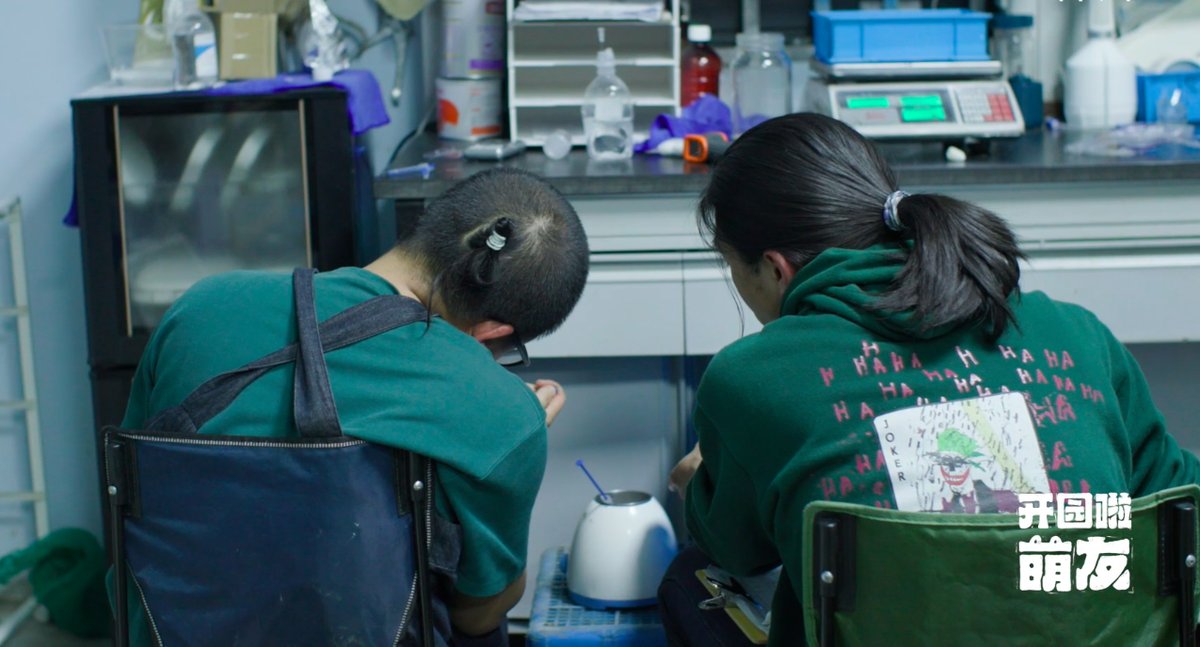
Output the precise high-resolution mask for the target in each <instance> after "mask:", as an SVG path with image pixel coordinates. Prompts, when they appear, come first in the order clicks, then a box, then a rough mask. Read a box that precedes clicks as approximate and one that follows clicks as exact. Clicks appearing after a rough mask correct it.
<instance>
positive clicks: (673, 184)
mask: <svg viewBox="0 0 1200 647" xmlns="http://www.w3.org/2000/svg"><path fill="white" fill-rule="evenodd" d="M1079 136H1080V135H1079V134H1072V133H1066V134H1048V133H1042V132H1035V133H1029V134H1026V135H1025V136H1024V137H1021V138H1018V139H1006V140H996V141H995V142H993V143H992V145H991V150H990V152H989V154H987V155H985V156H974V157H972V158H971V159H969V160H967V161H966V162H962V163H952V162H946V161H945V160H944V158H943V150H942V147H941V145H939V144H921V143H888V144H884V145H883V146H882V148H883V150H884V153H885V154H886V155H887V157H888V159H889V160H890V161H891V163H892V166H893V168H894V169H895V170H896V173H897V174H898V175H899V179H900V184H901V186H907V187H945V186H954V185H981V184H982V185H987V184H1034V183H1054V182H1136V181H1142V182H1145V181H1171V180H1177V181H1178V180H1194V181H1200V149H1195V148H1192V149H1188V148H1182V147H1179V146H1163V147H1159V148H1158V149H1155V150H1154V151H1153V152H1151V153H1149V154H1144V155H1139V156H1136V157H1124V158H1118V157H1096V156H1084V155H1076V154H1071V153H1068V152H1066V150H1065V147H1066V145H1067V143H1068V142H1069V141H1073V139H1075V138H1077V137H1079ZM439 147H457V148H465V147H466V144H465V143H462V142H450V141H445V140H439V139H438V138H437V137H436V136H435V135H433V134H432V133H421V134H419V135H417V136H415V137H413V138H412V139H411V140H410V141H409V142H408V143H406V144H405V145H404V146H403V147H401V148H400V150H399V151H397V153H396V155H395V157H393V158H392V161H391V163H390V164H389V166H388V168H389V169H391V168H402V167H406V166H411V165H415V164H420V163H421V162H423V161H425V160H424V159H423V157H422V156H423V155H425V154H426V153H428V152H430V151H433V150H436V149H438V148H439ZM433 164H434V167H435V169H434V172H433V173H432V175H431V176H430V177H429V178H428V179H422V178H421V176H420V175H410V176H407V177H399V178H390V177H386V175H385V176H381V177H379V178H376V179H375V197H376V198H381V199H401V200H404V199H424V198H431V197H434V196H436V195H439V194H441V193H442V192H443V191H445V190H446V189H447V188H449V187H450V185H452V184H453V183H454V182H456V181H458V180H460V179H463V178H465V177H468V176H470V175H473V174H475V173H478V172H479V171H482V170H484V169H487V168H491V167H493V166H512V167H516V168H522V169H526V170H528V171H532V172H534V173H537V174H539V175H542V176H544V177H546V178H548V179H550V181H551V182H552V183H553V184H554V185H555V186H556V187H557V188H558V190H559V191H562V192H563V193H564V194H566V195H580V196H581V195H629V194H654V193H657V194H663V193H690V194H696V193H699V192H700V191H701V190H702V189H703V188H704V186H705V183H706V182H707V175H708V171H709V167H708V165H706V164H692V163H688V162H684V161H683V160H681V159H678V158H669V157H658V156H653V155H634V157H633V159H632V160H630V161H628V162H615V163H614V162H607V163H596V162H592V161H590V160H589V159H588V157H587V153H586V152H585V151H584V150H583V149H581V148H578V147H577V148H575V149H574V150H572V151H571V154H570V155H568V156H567V157H566V158H565V159H561V160H552V159H550V158H548V157H546V156H545V155H543V154H542V153H541V151H540V149H532V150H530V151H527V152H526V153H524V154H522V155H518V156H516V157H513V158H510V159H508V160H505V161H503V162H475V161H471V160H466V159H457V160H454V159H438V160H434V161H433Z"/></svg>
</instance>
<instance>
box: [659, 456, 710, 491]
mask: <svg viewBox="0 0 1200 647" xmlns="http://www.w3.org/2000/svg"><path fill="white" fill-rule="evenodd" d="M702 462H704V457H703V456H701V455H700V443H696V446H695V447H693V448H692V451H690V452H688V454H687V456H684V457H683V458H682V459H680V461H679V462H678V463H676V464H675V467H674V468H673V469H672V470H671V480H670V483H668V484H667V489H668V490H671V491H672V492H676V493H678V494H679V498H681V499H682V498H684V496H686V495H687V486H688V483H690V482H691V480H692V477H693V476H695V475H696V470H698V469H700V463H702Z"/></svg>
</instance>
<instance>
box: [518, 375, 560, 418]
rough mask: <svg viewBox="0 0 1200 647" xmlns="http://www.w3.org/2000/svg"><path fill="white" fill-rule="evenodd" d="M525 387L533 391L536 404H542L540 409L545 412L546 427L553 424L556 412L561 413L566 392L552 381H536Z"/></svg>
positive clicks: (556, 415) (526, 384)
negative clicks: (536, 400)
mask: <svg viewBox="0 0 1200 647" xmlns="http://www.w3.org/2000/svg"><path fill="white" fill-rule="evenodd" d="M525 386H527V387H529V390H531V391H533V394H534V395H536V396H537V399H538V402H541V403H542V408H543V409H545V410H546V426H547V427H549V426H550V425H551V424H554V419H555V418H557V417H558V412H559V411H562V408H563V405H564V404H566V402H567V392H566V391H565V390H563V387H562V385H561V384H559V383H558V382H555V381H554V380H538V381H536V382H534V383H533V384H529V383H528V382H526V383H525Z"/></svg>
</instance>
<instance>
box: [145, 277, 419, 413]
mask: <svg viewBox="0 0 1200 647" xmlns="http://www.w3.org/2000/svg"><path fill="white" fill-rule="evenodd" d="M428 316H429V313H428V311H426V310H425V307H424V306H422V305H421V304H420V303H418V302H417V301H414V300H413V299H410V298H408V297H402V296H400V295H398V294H391V295H386V296H379V297H375V298H373V299H369V300H367V301H364V302H362V303H360V304H358V305H356V306H353V307H350V308H347V309H345V310H343V311H341V312H339V313H338V314H336V315H334V316H332V317H330V318H329V319H326V320H325V321H324V322H322V323H321V325H320V326H318V329H317V332H318V335H319V339H320V342H321V345H322V346H323V348H324V351H325V352H326V353H328V352H332V351H335V350H338V349H340V348H345V347H346V346H351V345H353V344H356V343H358V342H360V341H363V340H364V339H369V338H371V337H374V336H375V335H379V334H381V333H385V332H387V331H389V330H392V329H394V328H399V327H401V326H406V325H408V324H410V323H414V322H417V321H422V320H424V319H426V318H427V317H428ZM298 354H299V347H298V343H297V344H290V345H288V346H286V347H284V348H281V349H279V350H277V351H275V352H273V353H270V354H268V355H265V356H263V357H261V358H259V359H257V360H254V361H253V362H250V363H248V364H245V365H243V366H241V367H239V368H235V369H233V370H231V371H227V372H225V373H221V374H220V375H216V376H214V377H212V378H210V379H209V380H208V381H206V382H204V383H203V384H201V385H200V386H198V387H196V389H195V390H194V391H192V392H191V393H190V394H189V395H188V396H187V398H185V399H184V400H183V402H181V403H180V404H179V405H178V406H175V407H172V408H170V409H166V410H164V411H163V412H162V413H160V414H158V415H157V416H155V417H154V418H153V419H151V420H150V422H149V423H148V424H147V425H146V430H147V431H155V432H164V433H178V434H196V433H199V429H200V428H201V427H203V426H204V424H205V423H207V422H208V421H209V420H211V419H213V418H214V417H216V416H217V414H219V413H221V412H222V411H224V410H225V409H226V407H228V406H229V405H230V404H232V403H233V401H234V400H235V399H237V397H238V395H240V394H241V392H242V391H243V390H245V388H246V387H247V386H249V385H250V384H252V383H253V382H254V381H255V380H257V379H258V378H259V377H261V376H262V375H263V374H265V373H266V372H267V371H269V370H271V369H272V368H275V367H276V366H282V365H284V364H287V363H289V362H293V361H295V359H296V357H297V355H298ZM331 402H332V398H331Z"/></svg>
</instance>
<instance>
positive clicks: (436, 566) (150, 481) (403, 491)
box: [105, 270, 461, 647]
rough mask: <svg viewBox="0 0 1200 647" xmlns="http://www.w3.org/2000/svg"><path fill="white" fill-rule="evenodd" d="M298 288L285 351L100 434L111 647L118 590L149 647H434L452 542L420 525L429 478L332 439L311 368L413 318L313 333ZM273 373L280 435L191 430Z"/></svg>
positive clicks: (401, 304)
mask: <svg viewBox="0 0 1200 647" xmlns="http://www.w3.org/2000/svg"><path fill="white" fill-rule="evenodd" d="M312 279H313V272H312V271H311V270H296V272H295V274H294V276H293V287H294V295H295V302H296V321H297V329H298V341H297V342H296V343H294V344H291V345H289V346H287V347H285V348H283V349H281V350H278V351H276V352H274V353H271V354H269V355H266V356H265V357H262V358H261V359H259V360H256V361H254V362H251V363H249V364H246V365H245V366H242V367H241V368H238V369H235V370H233V371H230V372H228V373H223V374H221V375H218V376H216V377H214V378H212V379H210V380H209V381H207V382H205V383H204V384H202V385H201V386H200V387H198V388H197V389H196V390H195V391H194V392H192V393H191V394H190V395H189V396H188V397H187V398H186V399H185V400H184V401H183V403H181V404H180V405H179V406H178V407H175V408H172V409H169V410H167V411H164V412H163V413H161V414H160V415H158V416H156V417H155V418H154V419H153V420H151V422H150V423H149V424H147V425H146V428H145V429H144V430H122V429H116V428H108V429H106V430H105V450H106V451H105V461H106V472H107V482H108V494H109V501H110V512H109V514H110V517H111V521H112V524H111V527H112V546H113V551H114V555H115V557H114V562H115V563H114V565H115V574H114V582H115V587H114V588H115V607H116V619H117V622H116V637H117V645H118V646H119V647H125V645H127V644H128V641H129V635H130V634H129V606H130V600H129V596H130V594H129V591H130V585H132V587H131V588H132V590H133V591H134V592H135V593H134V594H135V595H136V597H137V599H136V602H137V603H139V604H141V605H142V607H143V608H144V610H145V613H146V616H147V618H148V620H149V625H150V631H151V634H152V640H153V641H155V642H156V643H157V644H158V645H160V646H161V645H170V646H172V647H175V646H177V645H213V646H219V647H232V646H235V645H364V646H373V645H380V646H382V645H390V646H395V645H426V646H434V645H445V644H448V643H449V642H450V636H451V633H450V632H451V629H450V622H449V615H448V612H447V608H446V606H445V604H444V602H443V600H444V599H446V591H445V589H444V587H445V586H446V585H447V582H448V581H449V580H448V577H449V576H452V574H453V569H454V568H455V565H456V564H457V560H458V551H459V549H460V546H461V540H460V536H459V535H458V534H456V533H455V532H453V530H454V528H453V527H452V526H451V525H450V524H447V523H446V522H444V521H442V520H440V519H439V518H438V517H436V516H435V515H434V514H433V509H432V508H433V496H432V495H433V466H432V464H431V462H430V461H429V460H428V459H427V458H425V457H421V456H417V455H415V454H412V453H409V452H407V451H402V450H397V449H394V448H389V447H384V446H380V445H375V444H371V443H367V442H364V441H362V440H357V439H354V438H350V437H347V436H344V435H342V432H341V427H340V425H339V424H338V418H337V411H336V408H335V407H334V401H333V394H332V391H331V389H330V386H329V376H328V372H327V369H326V366H325V357H324V353H325V352H329V351H333V350H336V349H339V348H343V347H345V346H349V345H351V344H354V343H356V342H358V341H361V340H363V339H367V338H369V337H372V336H374V335H377V334H380V333H382V332H385V331H387V330H391V329H393V328H396V327H398V326H402V325H405V324H408V323H412V322H414V321H420V320H423V319H425V318H426V317H427V316H428V315H427V313H426V311H425V309H424V308H423V307H422V306H421V305H420V304H418V303H417V302H415V301H413V300H411V299H407V298H404V297H400V296H398V295H392V296H382V297H377V298H375V299H372V300H370V301H367V302H365V303H362V304H359V305H358V306H355V307H353V308H350V309H348V310H346V311H344V312H341V313H339V314H338V315H335V316H334V317H332V318H330V319H328V320H327V321H326V322H324V323H322V324H320V325H318V323H317V319H316V310H315V305H314V302H313V289H312ZM288 363H294V364H295V377H294V380H293V382H294V414H295V420H296V431H297V436H296V437H288V438H262V437H243V436H214V435H205V434H201V433H200V432H199V430H200V429H201V428H203V426H204V424H205V423H206V422H208V421H209V420H211V419H212V418H213V417H214V416H216V415H217V414H218V413H220V412H221V411H223V410H224V409H225V408H226V407H227V406H229V405H230V404H231V403H232V402H233V401H234V400H235V399H236V398H237V397H238V394H239V393H241V391H242V390H243V389H244V388H246V386H248V385H249V384H250V383H252V382H253V381H254V380H256V379H257V378H258V377H260V376H262V375H263V374H265V373H266V372H267V371H269V370H271V369H272V368H274V367H277V366H281V365H285V364H288ZM446 528H450V531H448V532H444V533H443V532H442V531H443V529H446ZM435 534H436V535H439V536H438V538H437V542H436V544H435V543H434V535H435ZM431 548H432V549H434V550H433V552H435V553H436V555H434V556H433V559H432V563H431ZM434 578H437V579H434Z"/></svg>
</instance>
